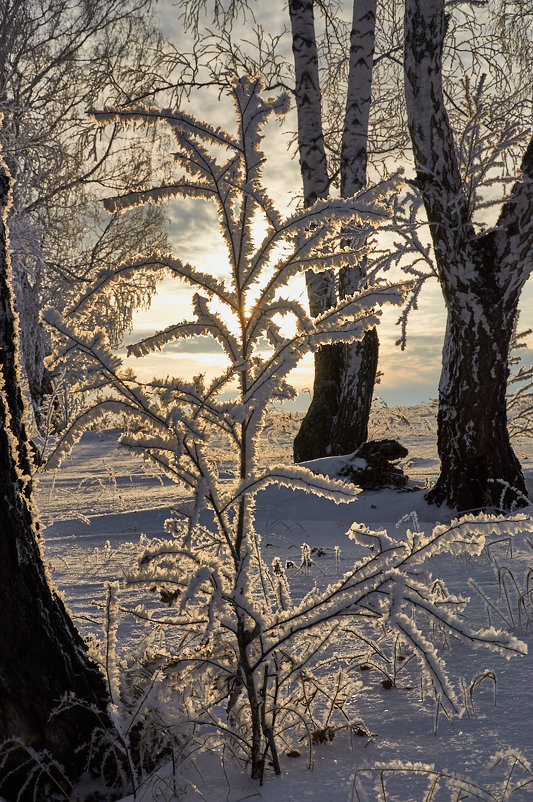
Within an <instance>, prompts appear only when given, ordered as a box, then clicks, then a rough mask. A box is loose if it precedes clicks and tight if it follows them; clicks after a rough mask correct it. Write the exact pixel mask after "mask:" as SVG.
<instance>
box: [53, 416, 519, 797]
mask: <svg viewBox="0 0 533 802" xmlns="http://www.w3.org/2000/svg"><path fill="white" fill-rule="evenodd" d="M297 424H298V416H297V415H296V414H295V413H287V414H283V415H281V414H279V413H277V414H275V415H272V417H271V418H270V420H269V422H268V424H267V426H266V428H265V431H264V435H263V447H262V448H261V454H262V458H263V460H264V462H265V464H278V463H279V462H280V461H288V460H290V449H291V442H292V438H293V435H294V432H295V430H296V427H297ZM435 434H436V432H435V407H434V406H433V405H427V406H423V407H412V408H398V407H396V408H388V407H378V408H377V409H376V410H375V411H374V414H373V419H372V425H371V431H370V437H372V438H380V437H394V438H397V439H399V440H400V442H401V443H402V444H403V445H405V446H406V447H407V448H408V450H409V455H408V457H407V458H406V459H405V460H404V461H403V463H402V464H403V466H404V468H405V471H406V473H408V474H409V477H410V483H409V485H410V486H409V489H408V491H407V492H406V491H403V492H400V491H395V490H382V491H372V492H370V491H368V492H363V493H361V494H360V495H359V496H358V498H357V500H356V501H354V502H352V503H350V504H342V505H339V506H336V505H335V504H333V503H332V502H329V501H327V500H325V499H323V498H315V497H312V496H309V495H304V494H303V493H300V492H295V491H291V490H288V489H286V488H275V487H270V488H268V489H267V490H265V491H263V492H262V493H261V494H259V496H258V500H257V513H256V528H257V531H258V532H260V533H261V535H262V538H263V546H264V549H265V553H266V555H267V561H268V562H271V559H272V557H274V556H275V555H279V556H280V557H281V558H282V560H284V561H285V562H286V561H287V560H292V561H293V562H294V563H295V565H296V564H297V563H298V558H299V555H300V547H301V544H302V543H304V542H305V543H308V544H309V546H310V547H311V549H312V554H313V561H314V564H313V566H312V567H311V569H310V574H309V575H308V576H305V577H303V576H302V578H300V576H299V575H298V574H296V575H295V577H294V581H295V582H296V584H297V583H298V582H300V581H301V582H307V583H309V582H316V583H317V584H322V583H324V584H327V583H329V582H332V581H334V578H335V576H336V573H337V572H338V570H339V566H338V565H337V559H336V554H335V549H334V547H335V546H338V547H340V561H341V565H340V570H341V571H342V570H343V568H344V567H345V566H346V567H348V566H349V564H350V560H351V559H353V558H354V557H356V556H357V555H360V553H361V547H358V546H357V545H356V544H354V543H353V542H352V541H350V540H349V539H348V538H347V537H346V534H345V533H346V531H347V530H348V528H349V527H350V526H351V524H352V523H353V522H355V521H357V522H362V523H365V524H368V525H370V526H371V527H372V528H376V529H386V530H387V531H388V533H389V535H391V536H394V533H395V532H397V533H398V534H400V533H401V532H402V531H404V530H405V528H406V527H410V528H413V526H414V522H415V521H416V519H418V522H419V528H420V529H425V530H427V531H429V530H430V529H431V528H432V527H433V526H434V525H435V523H436V522H437V521H440V522H443V523H445V522H447V521H449V520H450V518H451V513H450V511H449V510H447V509H444V508H440V509H439V508H435V507H430V506H428V505H427V504H426V503H425V501H424V493H423V489H424V487H426V486H428V485H429V484H431V482H433V481H434V480H435V478H436V475H437V471H438V460H437V455H436V449H435ZM117 436H118V431H117V430H106V431H103V432H100V433H99V432H89V433H87V434H85V435H84V437H83V438H82V440H81V442H80V443H79V444H78V445H77V446H76V448H75V449H74V452H73V454H72V456H71V457H70V458H69V459H68V460H67V461H66V462H65V463H64V465H63V467H62V469H61V470H60V471H59V472H58V473H57V474H56V475H55V476H52V475H47V474H43V475H41V477H40V481H39V496H38V501H39V508H40V512H41V519H42V522H43V524H44V525H45V527H46V530H45V535H44V539H45V544H46V545H45V556H46V560H47V561H48V563H49V564H50V567H51V570H52V574H53V577H54V580H55V582H56V583H57V585H58V587H59V588H60V589H61V591H62V592H63V593H64V595H65V599H66V602H67V605H68V607H69V609H70V610H71V612H72V615H73V617H74V619H75V621H76V623H77V625H78V626H79V628H80V630H81V631H82V632H83V633H84V634H86V635H88V634H90V633H92V634H94V635H95V636H96V637H100V622H101V619H102V607H101V604H102V601H103V599H104V583H105V582H107V581H110V580H111V581H113V580H117V579H118V580H120V578H121V576H122V575H123V573H124V571H125V570H126V569H127V568H128V566H129V565H131V564H132V563H133V561H134V560H135V558H136V555H137V553H138V551H139V540H140V539H141V538H144V537H147V538H150V537H160V536H161V535H162V533H163V522H164V520H165V519H166V518H167V517H168V516H169V513H170V511H171V508H172V505H173V503H175V500H176V498H177V496H178V494H179V493H180V491H179V489H177V488H176V487H175V486H173V485H172V484H171V483H170V482H169V481H168V480H166V479H164V478H161V477H156V476H154V475H153V473H152V471H151V470H150V469H147V468H146V466H145V465H144V464H143V463H142V461H141V460H140V459H137V458H135V457H132V456H131V455H130V454H129V453H128V452H126V451H125V450H124V449H120V448H117ZM515 447H516V451H517V454H518V456H519V458H520V459H521V461H522V464H523V466H524V469H525V472H526V475H527V477H528V479H529V488H530V492H531V494H532V497H533V460H532V457H533V454H532V449H531V443H530V442H529V441H521V442H519V443H516V444H515ZM218 459H219V468H220V475H221V477H222V478H223V477H224V472H225V471H227V475H228V477H230V475H231V474H230V471H231V459H230V455H229V454H227V453H224V452H223V451H221V453H220V454H219V455H218ZM416 488H419V489H416ZM526 513H531V514H533V508H529V509H526ZM493 540H499V541H500V542H498V543H495V544H494V545H492V546H490V548H486V549H485V551H484V552H483V554H482V555H481V556H480V557H468V558H465V557H453V556H451V555H440V556H439V557H436V558H433V563H432V573H433V575H434V576H438V577H442V578H443V579H444V580H445V582H446V584H447V585H448V587H449V588H450V589H451V590H453V591H454V592H455V593H457V594H460V595H463V596H465V595H466V596H470V597H471V603H470V604H469V605H468V606H467V608H466V610H465V615H466V616H468V617H469V618H470V620H471V622H472V623H474V624H475V625H477V626H486V625H488V623H489V621H488V618H487V611H486V607H487V605H486V603H485V602H484V601H483V599H482V598H481V596H480V594H479V593H478V592H477V591H476V590H475V589H474V588H473V587H472V585H471V584H470V583H469V580H470V579H471V578H473V579H474V581H475V583H476V584H477V586H478V587H479V588H480V589H481V590H482V592H483V594H484V595H485V597H486V598H487V599H489V600H490V603H491V604H492V605H493V606H494V609H493V616H492V619H491V623H493V624H494V625H496V626H502V625H503V624H504V619H506V620H508V621H509V622H510V624H511V628H512V629H513V632H514V634H515V635H517V636H518V637H519V638H520V639H521V640H523V641H524V642H526V643H527V644H528V645H529V647H530V652H531V648H532V646H533V637H532V634H531V628H532V627H533V598H532V597H533V522H531V524H529V523H527V524H526V525H524V531H523V532H522V533H519V534H518V535H515V536H513V538H510V537H507V536H506V534H505V527H502V534H501V537H499V538H493ZM495 566H498V567H499V568H500V569H503V570H504V573H505V579H504V580H503V584H502V583H500V585H499V584H498V581H497V576H496V571H495ZM529 571H531V575H530V574H529V573H528V572H529ZM502 577H503V573H502V572H501V571H500V578H502ZM514 582H516V587H514V586H513V583H514ZM504 587H505V588H507V590H508V596H507V597H506V596H505V594H502V588H504ZM517 588H518V590H517ZM528 590H529V591H530V593H529V594H528ZM520 594H522V601H521V602H520V601H519V600H518V597H519V596H520ZM121 602H122V603H123V604H124V606H128V605H132V604H134V603H135V602H136V597H135V593H134V592H133V591H131V590H125V591H124V592H123V595H122V596H121ZM496 610H499V611H500V613H501V616H502V617H501V618H500V617H499V613H498V612H496ZM511 616H513V618H512V620H511ZM137 634H138V630H137V629H136V628H135V626H133V625H132V624H131V623H130V622H129V621H128V619H127V617H126V619H125V620H124V622H123V624H122V625H121V628H120V630H119V639H120V640H119V648H120V649H121V650H122V651H123V652H127V650H128V649H131V648H132V647H133V645H134V641H135V638H136V637H137ZM446 661H447V665H448V668H449V671H450V672H451V674H452V676H453V677H454V678H455V681H456V682H457V684H458V687H459V688H461V684H460V679H459V678H461V677H462V678H463V681H464V686H463V687H464V702H465V713H464V715H463V716H462V717H461V718H457V719H455V720H453V721H449V720H448V719H447V718H446V717H445V716H444V715H443V714H442V713H441V714H440V716H439V717H438V720H437V721H436V719H435V712H436V711H435V703H434V701H433V700H432V699H431V698H429V697H427V696H426V697H425V698H423V699H421V694H420V686H419V685H418V684H417V682H416V673H413V675H411V674H410V673H409V671H410V668H409V667H408V668H407V669H406V670H405V672H404V674H405V678H404V675H403V674H402V673H401V672H400V673H399V675H398V678H397V683H396V687H392V688H388V689H387V688H385V687H384V686H383V684H382V683H383V680H384V679H385V678H386V677H385V674H383V673H381V672H380V671H378V670H377V669H373V670H369V671H366V670H365V671H361V672H360V673H361V681H362V688H361V691H360V693H359V694H358V697H357V699H356V700H355V703H356V709H357V716H358V718H360V721H361V724H362V728H361V732H366V733H368V734H366V735H365V734H362V735H360V736H359V737H358V736H357V735H353V734H352V736H351V738H350V736H349V735H348V734H347V733H345V732H339V733H338V734H337V735H336V737H335V738H334V739H333V740H332V741H331V742H330V743H326V744H319V745H317V746H315V748H314V750H313V756H312V762H313V770H312V771H310V770H309V765H308V763H309V761H308V756H307V753H306V749H305V748H302V750H301V754H299V755H298V756H293V757H289V756H287V755H283V756H282V761H281V768H282V776H281V777H275V776H274V774H273V773H272V774H270V773H267V775H266V779H265V783H264V784H263V785H262V786H259V785H258V784H257V782H255V781H251V780H249V779H248V778H247V777H246V776H245V775H244V774H242V773H239V772H238V771H237V769H236V768H235V767H234V766H232V765H231V763H230V762H229V761H225V762H224V761H223V763H222V764H221V761H220V759H219V758H220V756H219V755H217V754H207V753H205V752H194V753H193V754H192V755H190V756H189V757H188V758H187V760H186V761H185V762H184V763H183V765H181V766H180V767H179V771H178V774H177V775H176V778H174V779H173V778H172V777H171V775H170V768H169V767H168V766H167V767H162V768H161V769H160V770H159V771H158V773H157V776H156V777H155V778H153V780H152V782H151V783H149V784H147V786H146V787H145V788H143V789H141V791H140V792H139V794H138V795H137V797H136V798H137V799H139V800H140V799H142V800H144V802H152V800H154V801H155V800H165V801H166V802H170V800H174V799H182V798H183V799H185V800H201V799H204V800H212V801H213V802H216V800H228V802H237V800H244V799H258V800H265V802H274V801H275V802H304V800H313V802H316V800H324V801H325V802H341V800H342V802H347V801H348V800H358V799H363V798H364V796H363V791H365V790H366V793H367V795H368V799H369V800H376V802H377V801H378V800H380V802H381V800H386V801H387V802H392V800H394V801H395V802H418V800H425V799H428V800H429V799H431V800H434V802H438V800H441V799H457V800H459V799H474V798H478V799H485V800H490V799H507V798H508V797H507V796H504V793H505V791H504V789H503V788H500V789H499V790H495V789H497V784H498V782H500V781H503V780H504V779H505V778H506V777H507V776H508V775H509V766H510V765H512V761H511V762H510V761H509V760H507V759H506V760H503V761H502V762H500V763H499V764H498V766H497V767H496V768H494V769H489V768H488V767H487V766H488V764H489V762H490V759H491V757H492V756H493V755H495V754H496V753H498V752H500V751H502V750H513V751H520V752H521V753H522V755H523V756H524V757H525V758H526V759H528V760H532V761H533V727H532V724H531V718H532V712H533V657H532V656H530V655H528V656H516V657H512V658H511V659H506V658H505V657H503V656H500V655H499V654H495V653H494V652H488V651H486V650H477V651H472V650H470V649H469V648H468V647H467V646H465V645H462V644H459V643H456V642H449V644H448V649H447V652H446ZM484 672H487V673H486V674H485V675H484ZM476 677H477V678H479V681H478V682H475V678H476ZM482 677H484V678H483V679H482ZM472 680H474V684H473V687H472V685H471V683H472ZM411 682H412V684H411ZM435 730H436V732H435ZM393 761H401V762H402V763H403V765H404V766H405V764H406V763H408V762H410V763H413V762H418V763H424V764H433V765H434V766H435V770H436V773H435V774H430V773H428V771H425V773H424V774H415V773H414V772H413V771H412V770H410V771H408V772H405V771H404V772H397V773H394V772H393V773H389V774H383V773H379V772H377V771H375V772H374V773H370V774H368V775H363V774H360V773H359V774H357V775H356V777H355V780H354V774H355V772H356V771H357V772H360V771H361V770H362V769H364V768H368V769H370V768H373V767H376V766H377V765H378V764H388V765H389V766H393V765H396V766H398V765H399V764H398V763H396V764H394V763H393ZM446 772H450V773H452V774H454V775H460V776H461V777H463V778H466V779H468V780H470V781H472V782H473V783H476V784H477V787H478V788H479V790H478V791H474V790H473V789H472V788H471V789H470V796H468V795H467V793H466V791H465V790H464V789H463V792H461V791H460V790H457V789H460V787H461V786H460V783H459V785H458V784H457V783H458V781H457V782H456V783H455V787H456V790H455V792H451V791H450V790H448V791H445V790H444V788H443V785H444V781H443V778H444V776H445V774H446ZM438 775H441V780H442V782H441V786H442V787H441V790H438V789H437V787H435V795H434V796H426V795H425V794H427V793H428V788H429V787H430V785H431V783H432V782H433V781H434V780H435V777H436V776H438ZM384 778H386V779H384ZM382 780H383V782H384V785H382V784H381V783H382ZM528 781H532V782H529V784H528V785H524V787H522V788H520V787H518V786H520V785H521V784H522V783H527V782H528ZM481 789H492V793H493V795H492V796H491V795H489V794H488V792H487V790H485V791H483V790H481ZM512 789H514V790H513V793H512V795H511V797H510V798H511V799H512V800H515V802H522V801H523V802H525V800H528V799H532V798H533V775H531V774H530V773H529V769H528V768H527V766H526V767H523V766H522V767H521V766H519V765H517V766H516V768H515V770H514V772H513V774H512V778H511V783H510V785H509V786H508V788H507V792H510V791H511V790H512ZM454 793H455V795H454ZM461 793H463V794H464V795H461ZM476 794H477V796H476ZM130 799H133V797H131V798H130Z"/></svg>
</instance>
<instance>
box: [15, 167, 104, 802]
mask: <svg viewBox="0 0 533 802" xmlns="http://www.w3.org/2000/svg"><path fill="white" fill-rule="evenodd" d="M8 202H9V178H8V175H7V172H6V171H5V170H4V168H3V166H1V165H0V207H1V209H2V211H3V215H2V220H1V233H0V494H1V497H2V501H1V503H0V744H2V746H1V747H0V794H1V795H2V796H3V797H4V798H5V799H7V800H15V799H17V800H18V799H19V796H18V795H17V794H18V791H19V789H20V788H21V786H22V785H23V783H24V782H25V781H26V780H27V779H28V777H29V776H30V773H31V772H32V771H33V769H34V768H35V763H34V762H33V761H32V759H31V757H30V755H29V752H28V749H26V747H28V748H30V749H33V750H36V751H40V750H47V751H48V752H49V753H50V755H51V756H52V758H54V759H55V760H57V761H58V762H59V763H61V764H62V766H64V768H65V777H62V776H61V775H60V774H59V773H57V774H56V777H55V780H56V782H58V783H59V784H60V785H61V786H62V787H64V789H65V791H66V793H68V792H69V790H70V789H69V784H70V781H71V780H73V779H75V778H76V777H78V776H79V775H80V774H81V772H82V771H83V769H84V768H85V763H86V760H87V751H88V750H87V745H88V742H89V741H90V737H91V733H92V731H93V730H94V728H95V726H96V725H97V723H98V721H97V718H96V716H95V714H94V713H93V712H91V711H89V709H88V706H89V705H94V706H95V707H96V708H97V709H98V710H100V711H105V706H106V698H107V693H106V687H105V683H104V679H103V677H102V675H101V674H100V671H99V670H98V668H97V667H96V665H94V664H93V663H91V661H90V660H89V659H88V657H87V654H86V651H87V650H86V646H85V644H84V642H83V640H82V638H81V636H80V635H79V633H78V631H77V630H76V629H75V627H74V626H73V624H72V622H71V620H70V618H69V616H68V614H67V612H66V610H65V607H64V605H63V603H62V601H61V599H60V598H59V597H58V596H57V594H56V593H55V592H54V590H53V589H52V587H51V584H50V580H49V577H48V575H47V573H46V570H45V567H44V565H43V560H42V555H41V551H40V548H39V544H38V537H39V532H38V522H37V515H36V512H35V509H34V507H33V496H32V481H31V470H32V466H31V462H30V457H29V451H28V440H27V436H26V430H25V425H24V403H23V399H22V394H21V389H20V370H19V366H18V350H17V326H18V321H17V320H16V318H15V315H14V312H13V297H12V289H11V274H10V267H9V257H8V252H7V232H6V226H5V219H6V209H7V206H8ZM65 696H74V697H76V699H78V700H80V701H81V703H82V705H81V706H80V705H77V704H74V703H73V705H72V706H71V707H69V708H68V709H66V710H64V711H63V712H61V713H59V714H58V715H53V711H54V708H55V707H56V706H57V705H58V703H59V702H60V701H61V700H62V699H63V698H64V697H65ZM84 705H85V706H84ZM102 717H103V718H104V719H105V712H102ZM17 741H19V742H20V746H17ZM65 780H66V787H65ZM35 782H38V783H41V785H40V786H37V787H38V788H40V789H41V790H39V791H38V792H37V796H36V797H35V798H40V799H43V800H44V799H46V798H47V796H46V794H47V791H46V790H44V786H43V783H45V778H44V777H43V776H38V774H37V775H35ZM34 787H36V786H35V783H34V782H32V783H31V784H30V786H29V787H28V788H27V789H26V791H25V792H24V794H23V795H22V797H20V799H21V800H26V799H28V800H30V799H31V800H33V799H34ZM39 794H40V796H39Z"/></svg>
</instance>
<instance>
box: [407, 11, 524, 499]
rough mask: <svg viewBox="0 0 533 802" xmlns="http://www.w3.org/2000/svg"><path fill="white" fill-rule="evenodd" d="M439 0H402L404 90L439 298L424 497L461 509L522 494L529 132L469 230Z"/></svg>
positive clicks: (470, 215) (470, 213)
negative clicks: (519, 372) (497, 202)
mask: <svg viewBox="0 0 533 802" xmlns="http://www.w3.org/2000/svg"><path fill="white" fill-rule="evenodd" d="M446 29H447V17H446V13H445V2H444V0H423V1H422V0H408V2H407V3H406V9H405V93H406V102H407V113H408V121H409V130H410V135H411V140H412V146H413V154H414V159H415V165H416V185H417V187H418V189H419V191H420V193H421V195H422V198H423V201H424V206H425V210H426V214H427V218H428V221H429V227H430V232H431V237H432V241H433V247H434V253H435V260H436V265H437V271H438V277H439V281H440V283H441V286H442V291H443V295H444V301H445V304H446V308H447V328H446V336H445V342H444V348H443V367H442V374H441V380H440V385H439V413H438V449H439V455H440V459H441V473H440V477H439V479H438V481H437V484H436V485H435V487H434V488H433V489H432V490H431V491H430V493H429V494H428V500H429V501H432V502H435V503H437V504H441V503H443V502H446V503H447V504H449V505H450V506H452V507H456V508H459V509H463V510H464V509H472V508H480V507H487V506H493V507H497V508H499V507H505V508H508V507H510V506H511V505H516V504H518V505H520V504H523V503H524V501H525V495H526V488H525V484H524V478H523V475H522V471H521V467H520V464H519V462H518V460H517V458H516V456H515V454H514V452H513V449H512V447H511V444H510V442H509V436H508V431H507V417H506V402H505V392H506V386H507V380H508V376H509V367H508V361H509V360H508V357H509V344H510V340H511V337H512V334H513V330H514V324H515V320H516V315H517V308H518V301H519V298H520V293H521V291H522V288H523V286H524V283H525V281H526V279H527V278H528V276H529V275H530V273H531V269H532V249H533V214H532V210H533V140H531V141H530V142H529V145H528V146H527V148H526V149H525V152H524V154H523V158H522V163H521V173H520V175H519V177H518V180H517V181H516V182H515V184H514V186H513V188H512V191H511V193H510V194H509V195H508V197H507V198H506V200H505V201H504V202H503V204H502V206H501V209H500V212H499V217H498V219H497V222H496V225H495V226H494V227H492V228H489V229H483V228H482V229H481V230H476V228H475V226H474V221H473V208H472V203H471V196H470V193H469V191H468V187H467V185H466V184H465V180H464V175H462V174H461V170H460V169H459V160H458V151H457V147H456V143H455V140H454V132H453V130H452V126H451V125H450V119H449V116H448V114H447V109H446V105H445V101H444V94H443V88H442V81H443V48H444V43H445V36H446Z"/></svg>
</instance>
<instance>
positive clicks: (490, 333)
mask: <svg viewBox="0 0 533 802" xmlns="http://www.w3.org/2000/svg"><path fill="white" fill-rule="evenodd" d="M486 294H487V295H489V293H486ZM476 295H477V293H476V292H475V291H474V290H472V291H471V292H470V294H469V297H468V301H469V302H470V303H469V305H468V306H466V305H465V306H462V307H461V306H459V304H457V303H456V304H455V305H454V306H453V307H451V308H450V309H449V311H448V324H447V330H446V338H445V344H444V350H443V370H442V375H441V381H440V387H439V412H438V450H439V455H440V458H441V472H440V476H439V479H438V481H437V484H436V485H435V486H434V487H433V488H432V490H431V491H430V492H429V493H428V495H427V499H428V501H430V502H434V503H436V504H441V503H447V504H448V505H450V506H451V507H454V508H456V509H458V510H462V511H466V510H476V509H488V508H494V509H497V510H500V509H501V510H506V509H510V508H511V507H512V506H513V505H514V506H524V504H525V503H526V487H525V484H524V477H523V475H522V470H521V468H520V464H519V462H518V460H517V458H516V456H515V454H514V452H513V449H512V447H511V443H510V441H509V435H508V431H507V405H506V388H507V379H508V375H509V369H508V354H509V339H510V333H511V332H512V326H513V317H514V313H513V310H509V311H508V312H506V311H505V310H504V304H503V303H502V301H501V297H500V299H497V298H493V303H491V304H490V308H489V309H483V310H482V307H481V305H479V306H476V305H475V302H476V300H477V301H479V300H481V299H479V298H476ZM463 298H464V296H463ZM485 300H486V299H485ZM481 310H482V312H481ZM480 312H481V313H480Z"/></svg>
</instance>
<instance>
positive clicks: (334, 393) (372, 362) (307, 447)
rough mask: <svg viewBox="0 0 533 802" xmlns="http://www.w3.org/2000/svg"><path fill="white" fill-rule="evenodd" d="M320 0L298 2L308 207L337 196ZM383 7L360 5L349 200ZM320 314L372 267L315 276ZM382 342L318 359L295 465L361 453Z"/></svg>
mask: <svg viewBox="0 0 533 802" xmlns="http://www.w3.org/2000/svg"><path fill="white" fill-rule="evenodd" d="M313 7H314V2H313V0H290V2H289V12H290V17H291V26H292V35H293V54H294V64H295V73H296V102H297V111H298V147H299V153H300V169H301V173H302V180H303V187H304V202H305V203H306V205H307V204H311V203H313V202H314V201H315V200H316V199H317V198H320V197H325V196H326V195H327V194H328V192H329V185H330V178H329V175H328V168H327V160H326V152H325V147H324V136H323V130H322V101H321V94H320V81H319V72H318V54H317V47H316V35H315V27H314V17H313ZM375 20H376V0H354V6H353V21H352V31H351V36H350V66H349V77H348V90H347V99H346V113H345V120H344V130H343V138H342V149H341V160H340V163H341V166H340V171H341V195H342V197H344V198H348V197H350V196H351V195H354V194H355V193H356V192H358V191H359V190H360V189H362V188H363V187H364V186H365V183H366V164H367V141H368V120H369V111H370V99H371V94H370V93H371V83H372V67H373V56H374V31H375ZM306 278H307V291H308V297H309V305H310V310H311V314H312V315H319V314H321V313H322V312H324V311H325V310H326V309H328V308H331V307H332V306H333V305H334V304H335V303H336V300H337V298H343V297H345V296H346V295H349V294H352V293H354V292H357V291H359V290H361V289H363V287H364V282H365V269H364V264H361V265H360V266H358V267H357V268H345V269H344V270H342V271H341V272H340V276H339V280H338V286H337V282H336V280H335V276H334V274H333V273H332V272H331V271H329V272H328V273H326V274H320V275H315V274H312V273H309V274H308V275H307V277H306ZM378 351H379V340H378V335H377V332H376V330H375V329H373V330H371V331H369V332H367V333H366V334H365V336H364V338H363V340H361V341H359V342H354V343H345V344H340V345H331V346H325V347H323V348H320V349H319V350H318V352H317V353H316V354H315V366H314V367H315V375H314V383H313V398H312V401H311V404H310V406H309V409H308V411H307V414H306V416H305V417H304V419H303V421H302V424H301V427H300V430H299V432H298V434H297V436H296V438H295V441H294V459H295V462H304V461H305V460H310V459H317V458H319V457H324V456H329V455H335V454H347V453H351V452H352V451H355V449H356V448H358V447H359V446H360V445H361V444H362V443H364V442H365V440H366V439H367V436H368V419H369V415H370V407H371V405H372V397H373V393H374V384H375V380H376V372H377V362H378Z"/></svg>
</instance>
